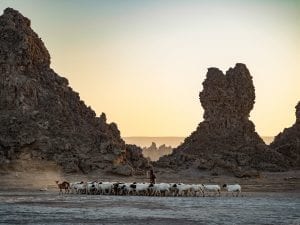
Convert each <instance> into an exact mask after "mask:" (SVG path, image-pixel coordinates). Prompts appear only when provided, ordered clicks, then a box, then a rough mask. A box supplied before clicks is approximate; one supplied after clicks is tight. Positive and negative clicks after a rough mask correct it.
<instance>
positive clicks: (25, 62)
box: [0, 8, 149, 175]
mask: <svg viewBox="0 0 300 225" xmlns="http://www.w3.org/2000/svg"><path fill="white" fill-rule="evenodd" d="M141 151H142V150H141V149H140V150H138V149H137V147H136V148H134V149H133V148H132V147H131V146H127V145H125V142H124V141H123V140H122V139H121V137H120V132H119V130H118V128H117V125H116V124H115V123H111V124H108V123H107V122H106V116H105V114H104V113H103V114H102V115H101V116H99V117H97V116H96V114H95V112H94V111H93V110H92V109H91V108H90V107H87V106H86V105H85V103H84V102H83V101H82V100H81V99H80V97H79V94H78V93H76V92H75V91H73V90H72V88H71V87H70V86H69V83H68V80H67V79H66V78H63V77H61V76H59V75H58V74H56V73H55V72H54V71H53V70H52V69H51V68H50V55H49V52H48V51H47V49H46V47H45V46H44V43H43V42H42V40H41V39H40V38H39V37H38V35H37V34H36V33H35V32H34V31H33V30H32V29H31V27H30V20H29V19H27V18H25V17H24V16H22V15H21V14H20V13H19V12H18V11H16V10H14V9H11V8H7V9H5V10H4V14H3V15H2V16H0V170H1V169H4V168H6V167H7V166H8V165H10V164H12V163H13V162H14V161H16V160H18V159H22V158H26V159H30V158H33V159H40V160H47V161H54V162H56V163H57V164H58V165H60V166H61V167H62V168H63V169H64V170H65V171H67V172H77V171H83V172H89V171H91V170H97V169H101V170H104V171H110V172H116V173H119V174H124V175H131V174H132V173H134V172H135V171H136V170H138V171H140V170H143V169H145V168H147V167H148V166H149V165H148V161H147V160H146V159H145V158H143V157H142V154H141Z"/></svg>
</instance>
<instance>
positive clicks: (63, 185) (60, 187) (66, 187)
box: [55, 180, 70, 193]
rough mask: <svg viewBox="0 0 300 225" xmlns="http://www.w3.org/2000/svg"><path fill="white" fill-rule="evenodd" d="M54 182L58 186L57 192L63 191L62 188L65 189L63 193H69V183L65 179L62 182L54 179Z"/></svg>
mask: <svg viewBox="0 0 300 225" xmlns="http://www.w3.org/2000/svg"><path fill="white" fill-rule="evenodd" d="M55 183H56V184H57V186H58V188H59V193H63V192H62V190H63V189H65V193H69V192H70V183H69V182H67V181H64V182H62V183H59V181H58V180H57V181H55Z"/></svg>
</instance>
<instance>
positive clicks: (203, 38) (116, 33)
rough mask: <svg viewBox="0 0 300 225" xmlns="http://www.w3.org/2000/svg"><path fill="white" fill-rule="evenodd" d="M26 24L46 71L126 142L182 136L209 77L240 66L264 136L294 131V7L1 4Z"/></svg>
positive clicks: (80, 0) (297, 17) (298, 52)
mask: <svg viewBox="0 0 300 225" xmlns="http://www.w3.org/2000/svg"><path fill="white" fill-rule="evenodd" d="M6 7H13V8H15V9H17V10H19V11H20V12H21V13H22V14H23V15H24V16H26V17H29V18H30V19H31V21H32V27H33V29H34V30H35V31H36V32H37V33H38V34H39V36H40V37H41V38H42V40H43V41H44V43H45V44H46V47H47V48H48V50H49V52H50V54H51V57H52V59H51V67H52V68H53V69H54V70H55V71H56V72H57V73H58V74H60V75H61V76H64V77H67V78H68V79H69V81H70V85H71V86H72V87H73V89H74V90H75V91H77V92H79V93H80V96H81V98H82V99H83V100H84V101H85V103H86V104H87V105H90V106H91V107H92V108H93V109H94V110H95V111H96V113H97V114H98V115H99V114H100V113H101V112H102V111H103V112H105V113H106V115H107V117H108V119H109V121H115V122H116V123H117V124H118V127H119V129H120V130H121V135H122V136H187V135H189V134H190V133H191V132H192V131H193V130H195V128H196V127H197V125H198V123H199V122H200V121H202V115H203V109H202V108H201V105H200V102H199V99H198V94H199V91H200V90H201V89H202V82H203V80H204V79H205V74H206V71H207V68H208V67H211V66H214V67H219V68H220V69H222V70H223V71H224V72H225V71H226V70H227V69H228V68H229V67H232V66H234V65H235V63H236V62H242V63H245V64H246V65H247V66H248V69H249V70H250V72H251V74H252V76H253V80H254V85H255V87H256V104H255V106H254V110H253V111H252V112H251V120H252V121H253V122H254V123H255V125H256V130H257V131H258V133H259V134H260V135H270V136H271V135H276V134H278V133H279V132H280V131H282V129H283V128H285V127H289V126H291V125H292V124H293V123H294V121H295V109H294V107H295V105H296V103H297V102H298V101H299V100H300V1H299V0H295V1H288V0H285V1H283V0H282V1H275V0H273V1H271V0H265V1H264V0H248V1H246V0H245V1H243V0H239V1H233V0H232V1H231V0H227V1H225V0H223V1H221V0H220V1H213V0H207V1H204V0H203V1H201V0H194V1H193V0H182V1H176V0H170V1H168V0H161V1H155V0H148V1H142V0H136V1H129V0H119V1H117V0H110V1H108V0H107V1H96V0H94V1H91V0H90V1H85V0H73V1H72V0H65V1H63V0H26V1H20V0H0V10H1V11H3V9H5V8H6Z"/></svg>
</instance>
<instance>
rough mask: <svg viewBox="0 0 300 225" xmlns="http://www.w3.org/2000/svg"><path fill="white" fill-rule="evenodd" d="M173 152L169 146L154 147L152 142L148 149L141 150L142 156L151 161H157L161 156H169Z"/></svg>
mask: <svg viewBox="0 0 300 225" xmlns="http://www.w3.org/2000/svg"><path fill="white" fill-rule="evenodd" d="M172 151H173V148H172V147H171V146H166V145H165V144H163V145H160V146H159V147H157V146H156V143H155V142H152V143H151V145H150V146H149V147H144V148H143V155H144V156H145V157H149V158H150V159H151V161H157V160H158V159H159V158H160V157H161V156H164V155H169V154H171V153H172Z"/></svg>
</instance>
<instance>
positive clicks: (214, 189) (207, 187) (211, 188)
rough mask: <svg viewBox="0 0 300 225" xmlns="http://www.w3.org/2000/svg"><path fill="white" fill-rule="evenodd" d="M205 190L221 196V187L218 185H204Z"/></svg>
mask: <svg viewBox="0 0 300 225" xmlns="http://www.w3.org/2000/svg"><path fill="white" fill-rule="evenodd" d="M202 186H203V190H204V191H205V192H214V193H215V194H217V193H219V196H221V188H220V185H217V184H202ZM203 196H204V194H203Z"/></svg>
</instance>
